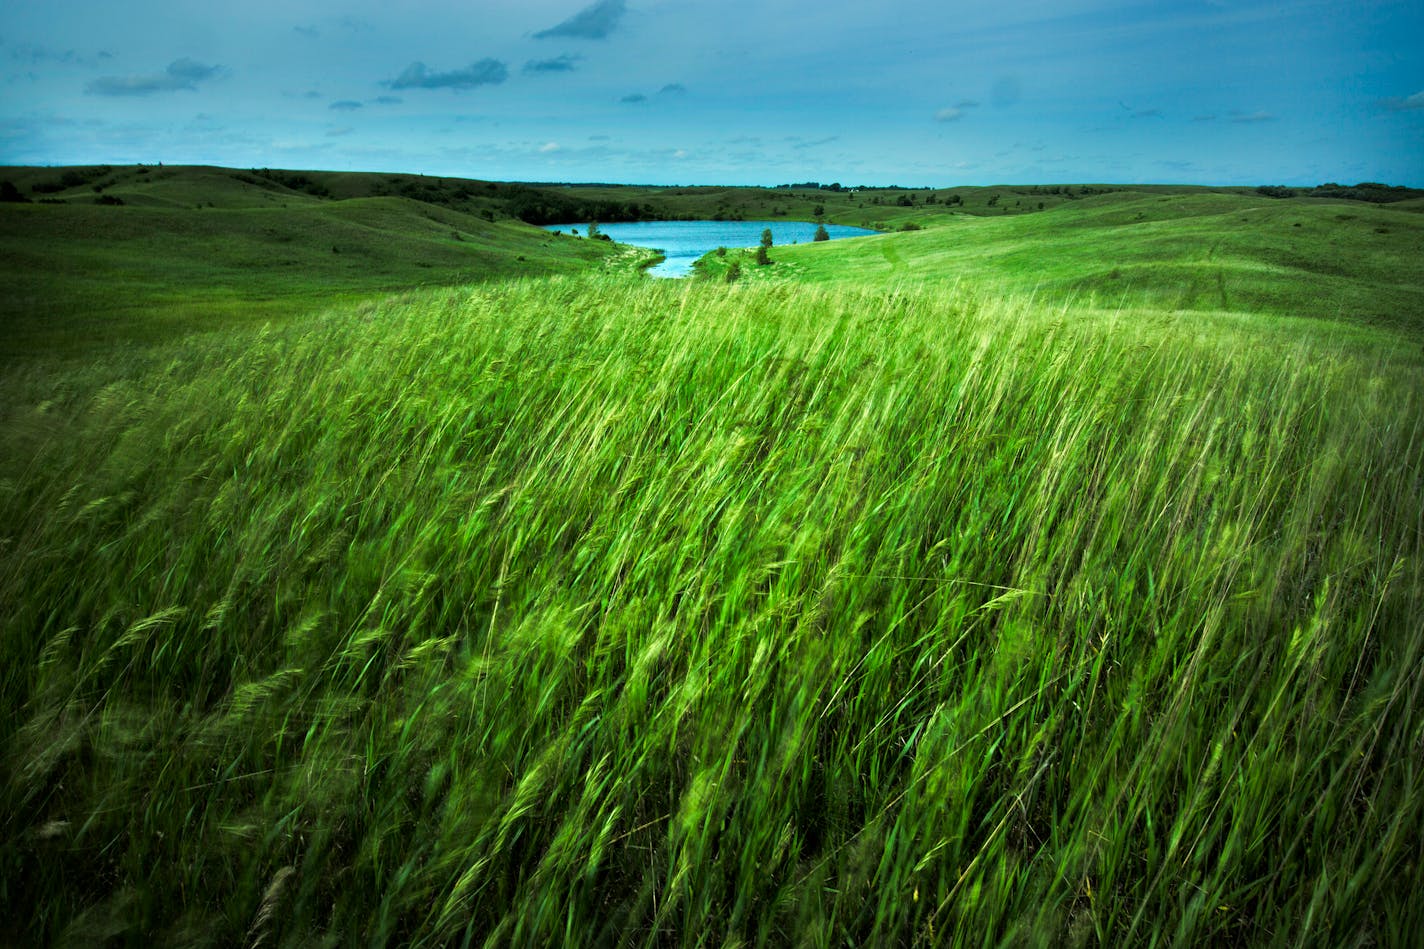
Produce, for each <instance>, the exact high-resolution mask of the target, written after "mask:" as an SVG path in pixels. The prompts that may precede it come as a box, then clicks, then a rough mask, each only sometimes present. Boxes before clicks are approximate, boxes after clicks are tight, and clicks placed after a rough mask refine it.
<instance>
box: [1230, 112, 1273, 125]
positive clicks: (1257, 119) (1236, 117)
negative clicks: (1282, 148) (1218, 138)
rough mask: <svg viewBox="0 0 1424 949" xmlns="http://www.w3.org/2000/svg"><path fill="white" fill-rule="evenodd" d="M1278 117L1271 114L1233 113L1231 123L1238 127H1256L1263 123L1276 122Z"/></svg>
mask: <svg viewBox="0 0 1424 949" xmlns="http://www.w3.org/2000/svg"><path fill="white" fill-rule="evenodd" d="M1275 120H1276V117H1275V116H1274V115H1272V114H1271V113H1269V112H1233V113H1231V121H1233V122H1235V123H1236V124H1238V125H1256V124H1259V123H1261V122H1274V121H1275Z"/></svg>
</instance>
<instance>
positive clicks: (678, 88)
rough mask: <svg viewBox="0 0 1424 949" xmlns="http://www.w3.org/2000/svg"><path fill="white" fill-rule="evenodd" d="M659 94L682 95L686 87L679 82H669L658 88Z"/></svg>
mask: <svg viewBox="0 0 1424 949" xmlns="http://www.w3.org/2000/svg"><path fill="white" fill-rule="evenodd" d="M658 95H660V96H684V95H687V87H686V86H684V85H683V84H682V83H680V82H670V83H668V84H667V85H666V86H663V87H662V88H661V89H659V90H658Z"/></svg>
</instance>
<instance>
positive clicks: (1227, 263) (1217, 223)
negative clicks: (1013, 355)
mask: <svg viewBox="0 0 1424 949" xmlns="http://www.w3.org/2000/svg"><path fill="white" fill-rule="evenodd" d="M772 257H773V260H774V261H775V263H774V264H773V265H772V266H770V267H756V266H755V265H753V264H752V263H751V260H750V255H748V254H742V255H736V254H733V255H731V256H729V257H727V258H716V257H708V258H706V259H704V261H702V262H701V266H702V269H703V271H704V273H706V274H707V275H708V276H711V277H720V276H723V275H725V270H726V268H727V267H728V266H729V265H730V263H731V262H733V261H739V262H740V263H741V264H742V274H743V277H744V279H757V280H765V279H770V280H783V281H793V282H797V283H800V282H806V281H811V282H828V281H829V282H846V283H855V284H864V283H867V282H870V283H875V284H880V285H889V284H896V285H900V284H914V283H930V282H933V283H942V282H945V281H965V282H968V283H970V284H972V285H974V286H976V287H980V288H984V289H993V290H998V291H1002V292H1006V293H1011V294H1026V293H1032V294H1035V295H1037V296H1039V297H1040V298H1041V299H1043V300H1045V301H1052V302H1055V303H1062V302H1064V301H1068V300H1073V301H1077V302H1079V303H1081V304H1084V305H1086V306H1090V307H1116V306H1119V305H1127V306H1131V307H1147V308H1155V309H1161V310H1171V311H1221V312H1245V313H1254V312H1261V313H1272V314H1278V315H1299V316H1312V317H1319V318H1340V319H1345V320H1349V321H1357V322H1364V323H1371V324H1378V325H1389V326H1394V327H1400V328H1407V329H1410V330H1413V331H1424V216H1421V215H1419V214H1417V213H1412V212H1411V211H1409V210H1407V209H1405V208H1399V207H1396V206H1393V205H1383V206H1378V205H1373V204H1364V203H1360V202H1340V201H1330V200H1318V199H1308V198H1296V199H1290V200H1272V199H1269V198H1264V197H1261V196H1259V195H1249V194H1224V193H1210V194H1202V193H1199V194H1185V195H1181V194H1165V195H1147V196H1144V195H1142V194H1139V193H1136V192H1129V191H1123V192H1118V193H1113V194H1107V195H1101V196H1094V197H1089V198H1085V199H1082V200H1081V201H1077V202H1075V203H1073V204H1071V205H1067V206H1060V207H1058V208H1056V209H1054V210H1052V211H1050V212H1045V213H1042V214H1032V215H1019V216H1008V217H1002V218H992V217H990V218H984V217H972V216H968V215H955V216H952V217H942V216H941V217H939V218H938V219H936V220H935V221H933V222H931V223H927V224H926V226H925V227H924V229H922V230H918V231H914V232H909V233H893V234H886V235H880V236H877V237H872V238H856V239H852V240H842V241H835V242H832V243H828V244H821V245H802V246H798V247H781V248H776V249H775V251H774V253H773V254H772Z"/></svg>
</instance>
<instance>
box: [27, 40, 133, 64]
mask: <svg viewBox="0 0 1424 949" xmlns="http://www.w3.org/2000/svg"><path fill="white" fill-rule="evenodd" d="M10 58H11V59H12V60H14V61H15V62H18V63H26V64H28V65H31V66H39V65H48V64H51V63H58V64H60V65H64V66H93V65H96V64H98V63H101V62H103V61H104V60H106V59H113V58H114V57H113V54H112V53H110V52H108V51H107V50H100V51H99V52H97V53H92V54H90V53H79V52H75V51H74V50H72V49H65V50H58V49H51V48H49V47H48V46H37V45H35V44H34V43H20V44H19V45H17V46H15V47H14V48H12V49H11V50H10Z"/></svg>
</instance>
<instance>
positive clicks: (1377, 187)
mask: <svg viewBox="0 0 1424 949" xmlns="http://www.w3.org/2000/svg"><path fill="white" fill-rule="evenodd" d="M1256 193H1257V194H1260V195H1264V196H1265V197H1268V198H1296V197H1304V198H1345V199H1346V200H1349V201H1368V202H1370V203H1371V204H1390V203H1392V202H1394V201H1408V200H1409V199H1410V198H1421V197H1424V191H1421V190H1419V189H1418V188H1406V187H1404V186H1403V185H1382V184H1380V183H1379V182H1377V181H1362V182H1360V183H1359V184H1357V185H1338V184H1336V183H1335V182H1333V181H1331V182H1327V183H1325V184H1323V185H1317V186H1316V187H1314V188H1287V187H1285V186H1284V185H1262V186H1261V187H1259V188H1257V189H1256Z"/></svg>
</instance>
